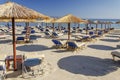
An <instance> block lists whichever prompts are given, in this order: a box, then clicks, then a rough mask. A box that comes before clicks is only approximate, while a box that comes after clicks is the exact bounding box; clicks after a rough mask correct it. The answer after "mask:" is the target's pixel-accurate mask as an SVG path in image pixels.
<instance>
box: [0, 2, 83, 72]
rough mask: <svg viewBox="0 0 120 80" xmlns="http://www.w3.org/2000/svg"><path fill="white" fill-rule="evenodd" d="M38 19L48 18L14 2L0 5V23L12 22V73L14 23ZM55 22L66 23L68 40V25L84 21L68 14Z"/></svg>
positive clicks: (14, 53) (15, 65)
mask: <svg viewBox="0 0 120 80" xmlns="http://www.w3.org/2000/svg"><path fill="white" fill-rule="evenodd" d="M38 18H39V19H44V20H45V21H47V20H48V19H49V18H50V17H48V16H46V15H43V14H41V13H38V12H36V11H34V10H32V9H29V8H27V7H25V6H22V5H19V4H17V3H14V2H6V3H5V4H2V5H0V21H6V22H8V21H9V22H12V35H13V57H14V61H13V63H14V71H15V70H17V62H16V39H15V22H31V21H35V20H36V19H38ZM49 21H50V22H52V23H53V22H54V21H55V20H54V19H49ZM56 22H59V23H61V22H62V23H68V29H69V32H68V39H70V23H73V22H74V23H80V22H84V20H82V19H80V18H77V17H75V16H73V15H71V14H70V15H67V16H65V17H62V18H60V19H58V20H56Z"/></svg>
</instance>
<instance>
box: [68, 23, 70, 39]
mask: <svg viewBox="0 0 120 80" xmlns="http://www.w3.org/2000/svg"><path fill="white" fill-rule="evenodd" d="M68 40H70V23H68Z"/></svg>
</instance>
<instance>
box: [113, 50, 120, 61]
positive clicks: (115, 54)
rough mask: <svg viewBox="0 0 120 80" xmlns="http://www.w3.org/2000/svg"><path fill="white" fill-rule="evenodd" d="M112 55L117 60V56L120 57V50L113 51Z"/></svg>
mask: <svg viewBox="0 0 120 80" xmlns="http://www.w3.org/2000/svg"><path fill="white" fill-rule="evenodd" d="M111 55H112V57H113V60H114V61H115V57H118V58H120V51H112V52H111Z"/></svg>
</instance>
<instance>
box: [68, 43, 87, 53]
mask: <svg viewBox="0 0 120 80" xmlns="http://www.w3.org/2000/svg"><path fill="white" fill-rule="evenodd" d="M67 44H68V50H74V51H77V50H79V49H83V48H85V46H86V44H85V43H79V44H78V43H76V42H73V41H69V42H67Z"/></svg>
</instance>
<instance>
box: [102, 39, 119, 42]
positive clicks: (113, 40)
mask: <svg viewBox="0 0 120 80" xmlns="http://www.w3.org/2000/svg"><path fill="white" fill-rule="evenodd" d="M100 40H101V41H106V42H119V40H115V39H100Z"/></svg>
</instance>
